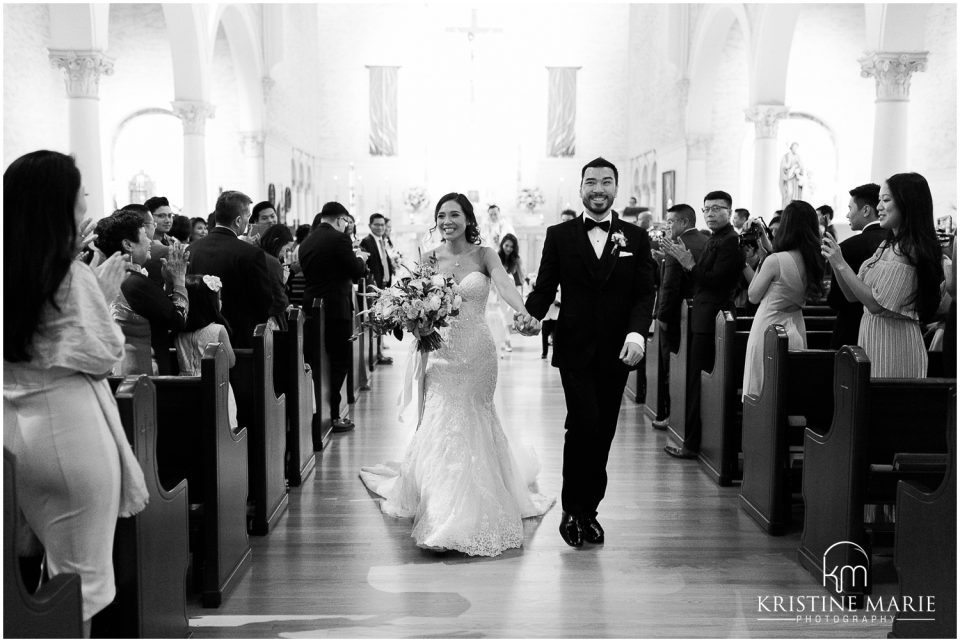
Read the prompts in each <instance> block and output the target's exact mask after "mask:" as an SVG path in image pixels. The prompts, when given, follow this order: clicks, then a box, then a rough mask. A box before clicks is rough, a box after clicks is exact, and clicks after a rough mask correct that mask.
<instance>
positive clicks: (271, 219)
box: [250, 201, 279, 229]
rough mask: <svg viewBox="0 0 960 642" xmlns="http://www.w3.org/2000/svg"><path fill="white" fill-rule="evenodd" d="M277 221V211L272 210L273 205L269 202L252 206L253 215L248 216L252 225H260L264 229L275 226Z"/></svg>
mask: <svg viewBox="0 0 960 642" xmlns="http://www.w3.org/2000/svg"><path fill="white" fill-rule="evenodd" d="M278 220H279V219H278V218H277V210H275V209H274V207H273V203H271V202H270V201H260V202H259V203H257V204H256V205H254V206H253V213H252V214H251V216H250V222H251V223H252V224H254V225H260V226H262V228H264V229H265V228H268V227H270V226H271V225H276V224H277V221H278Z"/></svg>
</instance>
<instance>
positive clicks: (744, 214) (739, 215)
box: [730, 207, 750, 234]
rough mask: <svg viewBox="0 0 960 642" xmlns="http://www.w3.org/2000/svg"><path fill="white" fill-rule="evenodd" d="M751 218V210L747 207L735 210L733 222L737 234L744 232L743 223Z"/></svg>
mask: <svg viewBox="0 0 960 642" xmlns="http://www.w3.org/2000/svg"><path fill="white" fill-rule="evenodd" d="M749 218H750V210H748V209H746V208H745V207H738V208H737V209H735V210H733V218H732V219H731V221H730V222H731V223H732V224H733V229H734V230H736V231H737V234H741V233H743V225H744V223H746V222H747V219H749Z"/></svg>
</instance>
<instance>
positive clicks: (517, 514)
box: [360, 272, 554, 556]
mask: <svg viewBox="0 0 960 642" xmlns="http://www.w3.org/2000/svg"><path fill="white" fill-rule="evenodd" d="M460 287H461V290H462V292H461V294H462V297H463V304H462V306H461V309H460V314H459V315H458V316H456V317H454V318H452V319H451V323H450V327H449V328H448V332H447V333H446V337H445V339H444V343H443V345H442V346H441V347H440V348H439V349H438V350H436V351H434V352H431V353H429V356H428V361H427V367H426V377H425V382H424V388H425V397H424V406H423V416H422V420H421V422H420V426H419V428H418V429H417V431H416V432H415V433H414V435H413V439H412V441H411V443H410V445H409V447H408V449H407V453H406V456H405V457H404V460H403V462H388V463H385V464H380V465H378V466H373V467H365V468H363V469H361V472H360V478H361V479H362V480H363V482H364V483H365V484H366V485H367V487H368V488H369V489H370V490H372V491H373V492H374V493H376V494H378V495H380V496H381V497H383V500H382V501H381V503H380V508H381V510H382V511H383V512H384V513H386V514H388V515H392V516H395V517H412V518H413V532H412V537H413V538H414V540H415V541H416V543H417V545H418V546H421V547H423V548H431V549H451V550H457V551H461V552H463V553H466V554H468V555H484V556H494V555H499V554H500V553H502V552H503V551H505V550H507V549H510V548H518V547H519V546H521V545H522V544H523V522H522V520H523V518H527V517H537V516H539V515H543V514H544V513H545V512H546V511H547V510H549V509H550V507H551V506H552V505H553V502H554V498H549V497H546V496H544V495H541V494H540V493H538V492H537V489H536V472H537V471H536V466H535V464H534V465H525V466H523V467H522V466H521V461H520V460H521V459H526V458H524V457H518V456H517V455H516V454H515V453H514V451H513V449H511V447H510V443H509V442H508V440H507V438H506V436H505V435H504V432H503V428H502V426H501V424H500V419H499V417H498V416H497V411H496V408H495V407H494V402H493V394H494V391H495V389H496V386H497V346H496V344H495V343H494V341H493V338H492V336H491V334H490V328H489V327H488V326H487V323H486V322H485V318H484V316H485V311H486V305H487V297H488V293H489V291H490V278H489V277H488V276H486V275H484V274H483V273H481V272H471V273H470V274H468V275H467V276H466V277H465V278H464V279H463V281H462V282H461V283H460ZM522 463H524V464H526V463H527V462H525V461H524V462H522ZM525 469H526V470H525Z"/></svg>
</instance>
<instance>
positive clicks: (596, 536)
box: [580, 517, 603, 544]
mask: <svg viewBox="0 0 960 642" xmlns="http://www.w3.org/2000/svg"><path fill="white" fill-rule="evenodd" d="M580 524H581V527H582V528H583V541H585V542H587V543H588V544H603V527H602V526H600V522H598V521H597V518H596V517H586V518H584V519H582V520H581V521H580Z"/></svg>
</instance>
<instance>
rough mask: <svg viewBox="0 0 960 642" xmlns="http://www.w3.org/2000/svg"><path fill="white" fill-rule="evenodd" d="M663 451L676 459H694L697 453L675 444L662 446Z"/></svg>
mask: <svg viewBox="0 0 960 642" xmlns="http://www.w3.org/2000/svg"><path fill="white" fill-rule="evenodd" d="M663 451H664V452H665V453H667V454H668V455H670V456H671V457H676V458H677V459H696V458H697V453H695V452H693V451H692V450H689V449H687V448H677V447H676V446H664V447H663Z"/></svg>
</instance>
